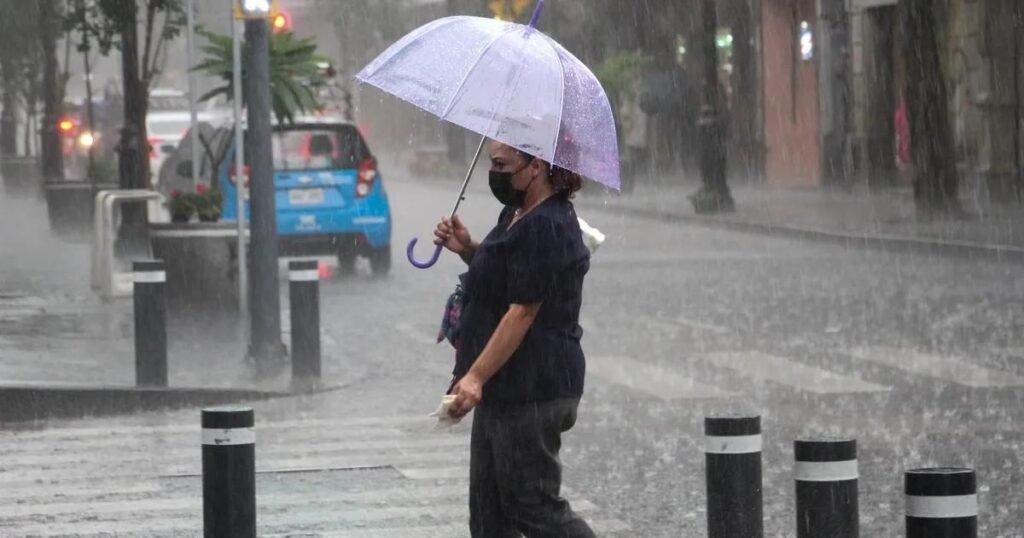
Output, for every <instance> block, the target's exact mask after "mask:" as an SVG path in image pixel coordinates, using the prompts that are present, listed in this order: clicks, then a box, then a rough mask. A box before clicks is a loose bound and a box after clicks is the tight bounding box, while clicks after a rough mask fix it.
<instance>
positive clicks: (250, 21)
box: [238, 0, 287, 364]
mask: <svg viewBox="0 0 1024 538" xmlns="http://www.w3.org/2000/svg"><path fill="white" fill-rule="evenodd" d="M269 8H270V2H267V1H265V0H264V1H260V0H242V12H243V14H245V15H246V17H247V19H246V21H245V43H246V58H245V61H246V70H245V74H246V76H245V92H246V93H245V94H246V96H247V100H246V104H247V105H248V114H247V118H248V127H247V129H246V130H247V132H248V137H247V140H246V142H247V143H246V148H245V149H246V150H247V153H248V157H249V159H248V160H249V166H250V180H249V191H250V193H251V198H250V202H249V203H250V206H251V212H252V221H251V223H250V229H251V233H252V241H251V243H252V273H251V277H252V280H251V282H252V295H251V297H250V301H249V316H250V323H251V325H250V331H249V357H250V358H252V359H253V360H254V361H256V362H257V363H258V364H267V363H271V362H275V361H280V360H282V359H284V358H285V357H286V356H287V350H286V349H285V347H284V343H283V342H282V341H281V298H280V296H279V283H278V268H277V256H278V248H277V212H276V207H275V203H274V194H275V192H274V159H273V153H272V151H273V148H272V145H271V135H272V126H271V123H270V114H271V101H270V99H271V97H270V35H269V34H270V29H269V27H268V26H269V25H268V24H267V18H268V16H269V14H270V13H269V11H270V9H269ZM238 177H241V174H239V175H238Z"/></svg>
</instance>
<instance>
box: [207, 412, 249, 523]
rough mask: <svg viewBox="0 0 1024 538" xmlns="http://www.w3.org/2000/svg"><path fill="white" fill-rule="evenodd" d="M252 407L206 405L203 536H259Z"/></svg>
mask: <svg viewBox="0 0 1024 538" xmlns="http://www.w3.org/2000/svg"><path fill="white" fill-rule="evenodd" d="M253 425H254V422H253V411H252V408H251V407H233V406H229V407H213V408H208V409H203V411H202V426H203V536H204V537H205V538H255V537H256V432H255V430H254V429H253Z"/></svg>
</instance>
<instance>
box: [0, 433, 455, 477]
mask: <svg viewBox="0 0 1024 538" xmlns="http://www.w3.org/2000/svg"><path fill="white" fill-rule="evenodd" d="M342 437H344V438H347V439H349V440H348V441H343V442H329V441H328V440H317V442H316V444H311V445H308V446H307V448H306V451H305V453H306V454H346V455H348V456H349V457H351V456H354V455H356V454H370V455H373V454H387V453H399V454H401V453H406V452H409V451H415V450H420V451H426V450H431V449H450V448H460V447H465V448H467V449H468V447H469V436H468V435H437V436H412V435H408V436H396V437H394V438H390V439H387V438H385V439H383V440H369V439H365V438H356V439H358V440H351V439H352V438H351V437H349V436H342ZM185 441H186V439H185V438H181V439H176V440H175V442H174V443H162V442H161V443H149V442H134V443H130V444H126V441H124V440H122V441H121V442H120V443H118V444H116V445H115V446H117V448H118V449H119V450H117V452H116V453H117V457H118V460H119V461H121V462H122V463H127V462H135V461H152V460H153V455H154V454H162V455H163V456H162V457H163V461H164V463H169V462H171V461H175V460H176V459H179V458H181V457H186V456H185V453H187V454H188V455H187V457H194V452H195V450H196V445H195V443H194V442H192V441H194V440H193V439H189V440H188V441H190V442H187V443H186V442H185ZM256 446H257V450H258V451H259V456H260V458H268V457H274V456H286V455H295V447H294V446H291V445H290V444H287V443H280V442H273V441H268V440H267V439H265V438H263V437H262V436H261V438H260V440H259V442H258V443H257V444H256ZM110 454H111V452H110V451H107V450H101V449H99V447H95V446H92V445H85V446H78V447H76V448H75V449H74V450H69V451H64V452H57V453H46V454H39V453H37V451H34V450H33V451H19V452H13V453H11V454H9V455H4V456H2V457H0V460H2V461H3V469H4V470H3V471H0V477H2V476H3V473H5V472H11V471H15V470H18V469H19V468H22V467H30V468H40V467H50V468H54V467H58V466H61V465H72V466H78V465H83V464H90V463H102V462H106V461H107V460H109V459H110Z"/></svg>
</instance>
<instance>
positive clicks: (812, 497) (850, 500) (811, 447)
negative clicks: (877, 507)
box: [793, 438, 860, 538]
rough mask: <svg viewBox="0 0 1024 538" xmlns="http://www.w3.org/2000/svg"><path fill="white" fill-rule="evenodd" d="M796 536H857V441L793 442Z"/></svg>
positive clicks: (819, 440) (803, 440)
mask: <svg viewBox="0 0 1024 538" xmlns="http://www.w3.org/2000/svg"><path fill="white" fill-rule="evenodd" d="M793 455H794V459H795V460H796V465H795V467H794V473H793V474H794V478H795V480H796V536H797V538H857V537H858V536H860V529H859V521H858V514H859V508H858V503H857V484H858V478H859V474H858V470H857V441H856V440H854V439H829V438H811V439H797V440H796V441H794V442H793Z"/></svg>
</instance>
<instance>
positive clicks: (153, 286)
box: [132, 260, 167, 387]
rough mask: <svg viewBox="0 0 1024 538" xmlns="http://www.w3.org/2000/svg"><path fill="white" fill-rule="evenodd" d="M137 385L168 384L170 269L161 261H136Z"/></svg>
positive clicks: (162, 385) (158, 385) (134, 288)
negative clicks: (166, 269) (168, 276)
mask: <svg viewBox="0 0 1024 538" xmlns="http://www.w3.org/2000/svg"><path fill="white" fill-rule="evenodd" d="M132 271H133V276H134V281H135V284H134V286H133V291H132V296H133V307H134V318H135V384H136V385H149V386H157V387H166V386H167V292H166V288H167V272H166V271H165V270H164V262H163V261H161V260H148V261H137V262H135V263H133V264H132Z"/></svg>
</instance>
